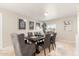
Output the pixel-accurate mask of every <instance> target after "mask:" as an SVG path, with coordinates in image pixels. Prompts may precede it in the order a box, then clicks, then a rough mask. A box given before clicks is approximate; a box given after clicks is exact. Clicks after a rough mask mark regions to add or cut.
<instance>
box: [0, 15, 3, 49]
mask: <svg viewBox="0 0 79 59" xmlns="http://www.w3.org/2000/svg"><path fill="white" fill-rule="evenodd" d="M2 43H3V41H2V14H1V13H0V49H1V48H2V47H3V45H2Z"/></svg>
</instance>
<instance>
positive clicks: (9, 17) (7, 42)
mask: <svg viewBox="0 0 79 59" xmlns="http://www.w3.org/2000/svg"><path fill="white" fill-rule="evenodd" d="M0 13H1V14H2V27H3V28H2V29H3V30H2V38H3V39H2V42H3V47H4V48H5V47H12V41H11V34H12V33H24V34H27V32H28V31H32V32H34V31H36V30H35V27H34V30H29V21H30V19H28V20H27V19H26V16H22V15H20V14H17V13H14V12H12V11H9V10H6V9H2V8H0ZM19 18H23V19H24V20H25V21H26V29H25V30H19V29H18V23H19V22H18V19H19ZM31 20H32V19H31ZM32 21H34V22H39V21H35V20H32ZM34 25H35V24H34ZM0 35H1V34H0Z"/></svg>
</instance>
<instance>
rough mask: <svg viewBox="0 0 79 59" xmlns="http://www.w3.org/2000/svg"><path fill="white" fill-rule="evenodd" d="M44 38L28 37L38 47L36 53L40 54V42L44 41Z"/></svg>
mask: <svg viewBox="0 0 79 59" xmlns="http://www.w3.org/2000/svg"><path fill="white" fill-rule="evenodd" d="M44 38H45V37H44V36H32V37H26V39H28V40H29V41H31V42H32V43H34V44H35V45H36V53H40V51H39V48H38V42H40V41H44Z"/></svg>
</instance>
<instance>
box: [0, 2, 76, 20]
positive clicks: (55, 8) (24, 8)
mask: <svg viewBox="0 0 79 59" xmlns="http://www.w3.org/2000/svg"><path fill="white" fill-rule="evenodd" d="M0 7H1V8H4V9H7V10H10V11H13V12H15V13H18V14H21V15H24V16H26V17H29V18H32V19H35V20H41V21H46V20H50V19H56V18H61V17H66V16H72V15H76V4H72V3H70V4H68V3H52V4H51V3H49V4H47V3H5V4H3V3H0ZM44 13H48V15H47V16H45V15H44Z"/></svg>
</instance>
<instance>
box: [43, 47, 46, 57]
mask: <svg viewBox="0 0 79 59" xmlns="http://www.w3.org/2000/svg"><path fill="white" fill-rule="evenodd" d="M43 48H44V55H45V56H46V50H45V47H43Z"/></svg>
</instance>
